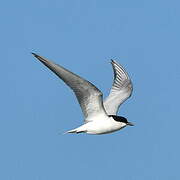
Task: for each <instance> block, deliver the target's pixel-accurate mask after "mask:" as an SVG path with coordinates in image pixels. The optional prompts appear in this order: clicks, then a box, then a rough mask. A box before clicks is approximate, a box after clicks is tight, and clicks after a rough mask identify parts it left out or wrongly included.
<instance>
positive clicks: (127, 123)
mask: <svg viewBox="0 0 180 180" xmlns="http://www.w3.org/2000/svg"><path fill="white" fill-rule="evenodd" d="M110 117H112V118H113V119H114V120H115V121H118V122H122V123H125V125H126V126H134V124H133V123H131V122H128V120H127V119H126V118H125V117H123V116H115V115H110Z"/></svg>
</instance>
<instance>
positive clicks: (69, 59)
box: [0, 0, 180, 180]
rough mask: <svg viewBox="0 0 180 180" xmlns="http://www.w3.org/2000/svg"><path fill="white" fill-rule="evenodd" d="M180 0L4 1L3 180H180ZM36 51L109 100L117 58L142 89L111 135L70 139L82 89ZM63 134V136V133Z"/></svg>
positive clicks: (0, 76) (0, 25) (0, 39)
mask: <svg viewBox="0 0 180 180" xmlns="http://www.w3.org/2000/svg"><path fill="white" fill-rule="evenodd" d="M179 7H180V3H179V1H178V0H171V1H170V0H169V1H168V0H151V1H145V0H136V1H134V0H129V1H127V0H112V1H108V0H104V1H103V0H99V1H98V0H90V1H89V0H74V1H73V0H31V1H23V0H16V1H10V0H6V1H5V0H4V1H2V2H1V6H0V19H1V21H0V32H1V33H0V49H1V53H0V59H1V60H0V62H1V68H0V69H1V70H0V82H1V83H0V112H1V113H0V117H1V118H0V119H1V120H0V179H1V180H60V179H65V180H66V179H67V180H68V179H78V180H81V179H83V180H84V179H85V180H92V179H94V180H109V179H122V180H137V179H138V180H144V179H146V180H160V179H161V180H169V179H173V180H179V179H180V171H179V168H180V155H179V152H180V144H179V142H180V140H179V138H180V133H179V129H180V128H179V126H180V118H179V113H180V110H179V107H180V106H179V99H180V96H179V92H180V50H179V47H180V23H179V22H180V11H179ZM30 52H35V53H38V54H40V55H42V56H44V57H47V58H49V59H51V60H53V61H55V62H56V63H58V64H60V65H62V66H64V67H66V68H68V69H70V70H71V71H73V72H75V73H77V74H79V75H81V76H83V77H84V78H86V79H88V80H89V81H91V82H92V83H94V84H95V85H96V86H97V87H98V88H99V89H101V90H102V92H103V93H104V96H107V95H108V92H109V90H110V87H111V84H112V77H113V73H112V68H111V65H110V63H109V62H110V59H111V58H112V59H115V60H117V61H118V62H120V63H121V64H122V65H123V66H124V67H125V68H126V70H127V71H128V72H129V74H130V76H131V78H132V81H133V84H134V92H133V95H132V97H131V98H130V99H128V100H127V101H126V103H124V104H123V105H122V106H121V109H120V111H119V114H120V115H122V116H125V117H127V118H128V120H129V121H130V122H133V123H135V126H134V127H127V128H125V129H123V130H121V131H118V132H115V133H112V134H108V135H101V136H97V135H85V134H79V135H76V134H73V135H72V134H70V135H69V134H67V135H61V133H63V132H65V131H66V130H69V129H72V128H75V127H77V126H79V125H80V124H81V123H82V121H83V115H82V113H81V110H80V107H79V105H78V103H77V101H76V98H75V96H74V94H73V93H72V91H71V90H70V89H69V88H68V87H67V86H66V85H65V84H64V83H63V82H62V81H61V80H59V79H58V78H57V77H56V76H55V75H54V74H53V73H52V72H50V71H49V70H48V69H47V68H46V67H45V66H43V65H42V64H41V63H40V62H38V61H37V60H36V59H35V58H34V57H33V56H32V55H31V54H30ZM58 133H60V134H58Z"/></svg>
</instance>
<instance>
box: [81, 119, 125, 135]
mask: <svg viewBox="0 0 180 180" xmlns="http://www.w3.org/2000/svg"><path fill="white" fill-rule="evenodd" d="M125 126H126V124H125V123H123V122H117V121H115V120H114V119H113V118H112V117H108V119H102V120H100V119H98V120H95V121H92V122H88V123H86V124H84V125H83V129H84V128H85V129H86V132H87V133H88V134H106V133H111V132H114V131H117V130H119V129H122V128H123V127H125Z"/></svg>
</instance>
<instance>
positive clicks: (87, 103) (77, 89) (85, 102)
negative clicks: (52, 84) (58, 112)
mask: <svg viewBox="0 0 180 180" xmlns="http://www.w3.org/2000/svg"><path fill="white" fill-rule="evenodd" d="M32 54H33V55H34V56H35V57H36V58H37V59H38V60H39V61H40V62H42V63H43V64H44V65H45V66H47V67H48V68H49V69H50V70H51V71H53V72H54V73H55V74H56V75H57V76H58V77H59V78H60V79H62V80H63V81H64V82H65V83H66V84H67V85H68V86H69V87H70V88H71V89H72V90H73V91H74V93H75V95H76V97H77V99H78V102H79V104H80V106H81V109H82V111H83V114H84V116H85V119H87V118H88V119H91V116H93V115H95V114H96V113H99V112H101V113H104V114H106V112H105V110H104V106H103V100H102V93H101V91H100V90H99V89H98V88H97V87H95V86H94V85H93V84H92V83H90V82H88V81H86V80H85V79H83V78H81V77H80V76H78V75H76V74H74V73H72V72H70V71H69V70H67V69H65V68H64V67H62V66H60V65H57V64H55V63H53V62H51V61H49V60H47V59H45V58H43V57H41V56H39V55H37V54H35V53H32Z"/></svg>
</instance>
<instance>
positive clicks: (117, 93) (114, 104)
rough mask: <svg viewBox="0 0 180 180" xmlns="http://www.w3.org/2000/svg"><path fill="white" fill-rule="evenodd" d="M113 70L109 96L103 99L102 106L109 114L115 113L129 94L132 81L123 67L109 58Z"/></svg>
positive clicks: (131, 88)
mask: <svg viewBox="0 0 180 180" xmlns="http://www.w3.org/2000/svg"><path fill="white" fill-rule="evenodd" d="M111 64H112V67H113V71H114V82H113V85H112V88H111V91H110V94H109V96H108V97H107V98H106V99H105V101H104V107H105V110H106V112H107V114H109V115H116V114H117V112H118V109H119V106H120V105H121V104H122V103H123V102H124V101H125V100H126V99H127V98H129V97H130V96H131V94H132V90H133V86H132V82H131V80H130V78H129V76H128V74H127V72H126V71H125V70H124V68H123V67H122V66H121V65H120V64H118V63H117V62H116V61H114V60H111Z"/></svg>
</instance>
